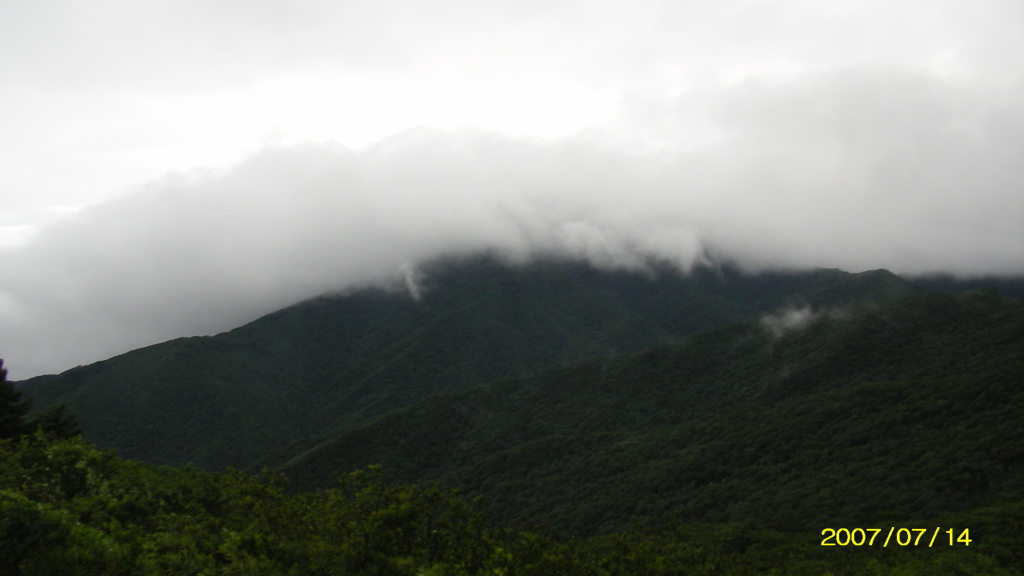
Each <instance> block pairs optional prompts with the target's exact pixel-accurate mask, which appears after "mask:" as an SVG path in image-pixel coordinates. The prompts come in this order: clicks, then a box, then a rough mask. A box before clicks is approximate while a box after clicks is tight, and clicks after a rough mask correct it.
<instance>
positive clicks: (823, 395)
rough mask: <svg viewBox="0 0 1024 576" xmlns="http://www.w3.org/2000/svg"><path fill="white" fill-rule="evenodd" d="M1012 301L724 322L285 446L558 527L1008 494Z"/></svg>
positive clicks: (1016, 305) (304, 468) (1017, 346)
mask: <svg viewBox="0 0 1024 576" xmlns="http://www.w3.org/2000/svg"><path fill="white" fill-rule="evenodd" d="M1022 386H1024V304H1022V303H1021V302H1020V301H1019V300H1015V299H1010V298H1004V297H1001V296H998V295H996V294H994V293H984V292H983V293H968V294H962V295H926V296H912V297H908V298H904V299H901V300H897V301H893V302H890V303H888V304H885V305H867V306H864V307H862V308H860V309H858V310H856V311H854V310H849V309H848V310H846V311H845V312H844V313H842V314H833V315H823V316H821V317H819V318H818V319H817V320H816V321H813V322H812V323H810V324H809V325H807V326H806V327H805V328H804V329H802V330H796V331H793V332H790V333H788V334H786V335H783V336H781V337H776V336H773V335H772V334H771V333H770V332H769V331H768V330H767V329H766V328H765V327H764V326H762V325H760V324H755V325H747V326H733V327H729V328H726V329H722V330H718V331H714V332H711V333H707V334H701V335H698V336H692V337H689V338H686V339H683V340H679V341H676V342H672V343H669V344H663V345H659V346H656V347H654V348H651V349H648V350H644V351H642V352H639V353H635V354H632V355H627V356H620V357H614V358H605V359H596V360H589V361H586V362H583V363H580V364H576V365H572V366H564V367H558V368H553V369H549V370H546V371H544V372H541V373H539V374H537V375H535V376H532V377H529V378H526V379H522V380H514V381H506V382H502V383H496V384H491V385H488V386H483V387H479V388H476V389H473V390H468V391H465V392H460V393H447V394H442V395H436V396H433V397H431V398H429V399H426V400H424V401H422V402H420V403H417V404H415V405H413V406H410V407H408V408H406V409H404V410H401V411H398V412H395V413H392V414H389V415H387V416H385V417H382V418H380V419H378V420H375V421H373V422H370V423H367V424H365V425H362V426H357V427H352V428H349V429H347V430H344V431H341V432H339V433H338V435H337V436H336V437H334V438H333V439H331V440H330V441H327V442H324V443H322V444H321V445H319V446H317V447H316V448H314V449H311V450H309V451H307V452H306V453H304V454H302V455H301V456H299V457H297V458H295V459H293V460H292V461H291V462H289V463H288V464H287V466H286V467H285V472H286V473H287V474H288V475H289V476H291V477H292V478H293V479H294V480H295V481H296V483H297V484H298V485H299V486H305V487H310V486H315V485H318V483H319V482H320V481H322V479H324V478H331V477H332V476H333V475H334V473H336V472H338V471H342V470H347V469H352V468H356V467H361V466H364V465H366V464H368V463H380V464H382V465H383V466H384V468H385V470H387V471H389V472H390V473H391V474H392V475H393V478H395V479H396V480H401V481H411V482H427V483H429V482H432V481H441V482H444V483H447V484H448V485H452V486H459V487H463V488H466V489H468V490H471V491H479V492H481V493H483V494H486V495H487V498H488V502H489V509H490V510H491V511H492V513H493V514H494V515H495V517H496V518H499V519H500V521H501V522H502V523H512V524H513V525H519V526H526V527H529V526H532V525H534V524H538V525H542V526H546V527H556V528H558V529H560V530H563V531H565V532H566V533H572V534H581V533H591V532H593V531H606V530H621V529H624V528H626V527H627V526H628V525H629V523H630V520H631V519H639V520H640V521H642V522H644V523H649V522H658V521H665V520H668V519H669V518H672V517H675V516H679V517H681V518H682V519H683V520H684V521H688V522H691V521H712V522H744V521H754V522H760V523H765V524H768V525H771V526H775V527H778V528H783V529H788V530H795V531H811V532H812V533H817V532H818V531H820V527H824V526H830V525H837V526H842V525H847V526H856V525H858V523H865V522H867V523H870V522H890V521H891V522H901V521H908V520H911V519H914V518H921V517H934V516H937V515H941V514H947V513H952V512H956V511H959V510H963V509H966V508H968V507H972V506H979V505H982V504H984V503H985V502H988V501H990V500H991V499H994V498H997V497H1000V496H1004V495H1012V494H1017V495H1020V494H1021V493H1024V388H1022Z"/></svg>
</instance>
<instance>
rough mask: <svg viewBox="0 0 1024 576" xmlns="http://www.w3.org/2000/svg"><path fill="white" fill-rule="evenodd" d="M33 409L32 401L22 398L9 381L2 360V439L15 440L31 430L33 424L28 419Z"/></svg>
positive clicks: (0, 397)
mask: <svg viewBox="0 0 1024 576" xmlns="http://www.w3.org/2000/svg"><path fill="white" fill-rule="evenodd" d="M31 408H32V401H31V400H30V399H28V398H22V397H21V392H20V391H19V390H18V389H17V388H15V387H14V384H12V383H11V382H8V381H7V370H6V369H5V368H4V361H3V360H0V439H3V438H14V437H15V436H20V435H22V434H24V433H26V432H28V431H29V430H31V429H32V424H30V423H29V421H28V418H27V416H28V411H29V410H30V409H31Z"/></svg>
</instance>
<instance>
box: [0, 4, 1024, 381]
mask: <svg viewBox="0 0 1024 576" xmlns="http://www.w3.org/2000/svg"><path fill="white" fill-rule="evenodd" d="M1022 28H1024V4H1020V3H1019V2H1012V1H1009V0H981V1H979V2H973V3H969V4H968V3H963V2H956V1H953V0H945V1H938V2H935V1H933V2H928V3H925V2H922V1H913V2H904V3H899V4H893V3H891V2H881V1H880V0H867V1H864V2H857V3H850V2H821V1H817V0H814V1H812V0H761V1H751V0H735V1H730V2H721V1H718V0H715V1H712V0H689V1H686V2H671V3H666V2H660V1H655V0H652V1H649V2H648V1H642V2H629V3H626V2H587V3H578V2H571V1H560V2H492V3H479V2H467V1H463V0H445V1H439V2H431V3H423V2H409V1H407V0H388V1H385V2H377V3H366V2H363V3H356V2H328V1H312V2H304V3H302V4H301V5H298V4H297V5H294V6H293V5H288V6H285V5H284V4H276V3H267V2H258V3H255V4H254V3H252V2H246V3H243V2H236V1H232V0H215V1H204V2H198V1H193V0H185V1H175V2H170V1H158V2H146V3H135V4H132V5H130V6H126V5H124V4H123V3H116V2H108V1H103V0H100V1H97V2H90V3H80V2H73V1H71V0H64V1H59V0H58V1H56V2H45V3H41V2H6V3H0V134H3V136H2V137H0V157H2V158H4V162H3V163H0V270H3V275H2V276H0V325H2V326H3V331H2V333H0V354H3V355H4V356H3V357H4V358H5V360H7V363H6V365H7V366H8V367H9V368H10V369H11V370H12V375H14V376H17V377H22V376H25V375H30V374H34V373H38V372H42V371H54V370H59V369H64V368H66V367H69V366H70V365H73V364H75V363H82V362H88V361H92V360H96V359H99V358H102V357H104V356H109V355H112V354H114V353H118V352H121V351H124V350H126V349H128V348H129V347H132V346H138V345H142V344H147V343H150V342H154V341H157V340H160V339H165V338H170V337H173V336H179V335H188V334H196V333H209V332H215V331H218V330H223V329H227V328H230V327H233V326H234V325H237V324H239V323H241V322H244V321H246V320H248V319H251V318H252V317H253V316H254V315H257V314H259V313H262V312H267V311H269V310H272V309H274V308H275V307H280V306H284V305H287V304H289V303H291V302H293V301H294V300H297V299H299V298H302V297H305V296H309V295H313V294H315V293H318V292H321V291H326V290H333V289H338V288H342V287H344V286H347V285H356V284H360V283H365V282H372V281H376V280H380V279H382V278H391V279H394V280H396V281H401V280H402V278H403V275H402V272H401V271H402V270H410V268H403V266H405V267H408V266H413V265H415V264H416V263H417V262H420V261H422V260H424V259H428V258H430V257H433V256H436V255H439V254H444V253H453V252H454V253H464V252H468V251H472V250H478V249H488V248H489V249H495V250H502V251H505V252H508V253H514V254H518V255H520V256H525V255H528V254H531V253H552V252H554V253H560V254H570V255H575V256H579V257H583V258H589V259H590V260H591V261H594V262H595V263H598V264H601V265H623V266H637V265H639V263H640V262H642V260H643V259H644V258H646V257H657V258H662V259H665V260H668V261H671V262H674V263H676V264H677V265H679V266H680V267H682V268H686V267H687V266H690V265H692V264H693V263H694V262H697V261H699V260H700V259H702V258H705V257H706V256H707V255H708V254H712V255H725V256H727V257H730V258H734V259H736V260H738V261H740V262H742V263H744V264H746V265H748V266H750V267H754V268H756V267H764V266H784V267H794V266H829V267H841V268H846V269H850V270H863V269H869V268H878V267H888V268H891V269H893V270H895V271H898V272H910V273H916V272H926V271H939V270H941V271H951V272H957V273H961V274H982V273H1022V272H1024V263H1022V261H1021V259H1020V257H1019V246H1022V245H1024V227H1022V226H1021V225H1020V223H1021V222H1024V195H1022V194H1020V191H1021V190H1022V189H1024V165H1022V163H1021V162H1020V158H1022V157H1024V104H1021V102H1024V98H1022V97H1021V95H1022V92H1024V89H1022V88H1024V72H1022V71H1024V30H1022ZM240 158H241V159H240ZM194 166H213V167H217V168H215V169H201V170H195V169H192V168H191V167H194ZM165 173H170V174H171V175H170V176H166V177H159V175H160V174H165ZM154 178H155V179H154ZM147 181H149V183H148V184H145V185H142V186H139V183H140V182H147ZM69 206H70V207H75V208H79V207H82V206H88V207H87V208H84V209H81V210H78V211H77V212H73V213H72V212H71V211H70V210H68V209H55V208H53V207H69ZM406 277H408V278H413V279H415V278H414V277H411V276H406ZM413 285H414V286H415V285H417V284H416V283H413Z"/></svg>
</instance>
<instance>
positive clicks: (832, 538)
mask: <svg viewBox="0 0 1024 576" xmlns="http://www.w3.org/2000/svg"><path fill="white" fill-rule="evenodd" d="M940 530H941V533H942V534H944V535H945V536H943V537H942V538H939V537H938V536H939V534H940ZM883 531H884V529H882V528H825V529H824V530H822V531H821V535H822V539H821V545H822V546H874V545H875V543H876V539H877V538H878V535H879V534H881V533H882V532H883ZM928 532H931V537H930V538H925V539H922V537H923V536H925V534H927V533H928ZM890 543H891V544H893V545H894V546H924V545H925V544H927V545H928V547H929V548H931V547H932V546H934V545H935V544H939V545H940V546H941V545H943V544H947V543H948V544H949V545H950V546H955V545H957V544H963V545H964V546H970V545H971V533H970V529H968V528H964V529H963V530H961V531H960V532H959V535H957V530H956V529H954V528H949V529H948V530H942V528H941V527H938V526H936V527H935V530H934V531H932V530H929V529H928V528H896V527H895V526H890V527H889V532H888V533H887V534H886V536H885V542H882V546H883V547H886V546H889V544H890Z"/></svg>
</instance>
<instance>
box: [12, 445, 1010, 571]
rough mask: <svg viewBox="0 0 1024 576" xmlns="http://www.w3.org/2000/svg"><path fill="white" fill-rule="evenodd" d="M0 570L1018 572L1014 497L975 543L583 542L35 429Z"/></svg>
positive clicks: (402, 489) (693, 538)
mask: <svg viewBox="0 0 1024 576" xmlns="http://www.w3.org/2000/svg"><path fill="white" fill-rule="evenodd" d="M0 471H2V474H0V550H3V552H4V553H3V554H2V555H0V573H2V574H5V575H10V576H27V575H49V574H71V575H79V574H80V575H83V576H84V575H122V574H124V575H128V574H132V575H153V576H156V575H168V574H170V575H197V574H201V575H214V574H217V575H220V574H231V575H288V576H296V575H317V576H323V575H371V574H372V575H379V574H386V575H396V576H397V575H408V576H412V575H428V574H429V575H435V576H440V575H445V576H471V575H473V576H483V575H505V576H513V575H515V576H547V575H552V574H572V575H579V576H609V575H616V576H633V575H635V576H668V575H679V574H700V575H726V574H732V575H745V574H798V575H811V574H833V575H854V574H857V575H863V574H867V575H872V574H879V575H880V574H922V575H923V574H941V573H956V574H1007V575H1012V574H1020V571H1019V570H1018V569H1017V567H1018V566H1020V565H1021V562H1020V561H1021V559H1022V555H1024V545H1022V544H1021V541H1020V538H1019V535H1020V528H1021V526H1022V525H1024V500H1022V499H1020V498H1016V499H1010V500H1002V501H999V502H994V503H992V504H990V505H988V506H985V507H980V508H975V509H972V510H968V511H965V512H964V513H962V514H960V515H958V516H948V517H939V518H932V519H908V522H911V523H913V524H914V525H921V526H933V525H940V526H969V527H970V528H971V534H972V535H973V538H974V542H972V544H971V547H970V548H967V547H964V546H960V547H949V546H945V547H937V548H932V549H929V548H923V547H922V548H918V549H905V548H904V549H883V548H881V547H872V548H857V549H854V548H823V547H821V546H820V536H819V535H818V532H819V530H818V527H817V526H814V527H813V528H812V529H807V530H803V531H800V532H782V531H778V530H773V529H770V528H766V527H764V526H760V525H757V524H752V523H723V524H695V523H688V522H685V521H683V520H682V519H679V518H677V519H675V520H673V521H671V522H668V523H666V524H663V525H661V526H657V527H654V526H648V527H641V526H633V527H631V528H628V529H625V530H623V531H619V532H614V533H609V534H605V535H601V536H597V537H592V538H575V539H569V540H565V541H559V540H556V539H553V538H552V537H550V536H548V535H545V534H543V533H539V532H524V531H517V530H510V529H507V528H490V527H488V526H487V525H486V523H485V522H484V516H483V511H482V508H481V505H480V503H479V502H477V501H473V500H467V499H466V498H465V497H463V496H462V495H461V494H460V493H459V492H457V491H452V490H447V489H443V488H440V487H437V486H434V487H430V488H421V487H417V486H414V485H399V484H390V483H387V482H385V481H384V480H383V473H382V471H381V469H380V468H377V467H370V468H368V469H366V470H359V471H355V472H352V473H349V474H346V475H344V476H343V477H341V478H340V482H339V483H338V484H337V485H335V486H333V487H331V488H330V489H328V490H324V491H320V492H315V493H298V494H294V493H289V492H288V491H287V490H285V487H286V486H285V485H286V481H285V480H284V478H283V477H282V476H280V475H276V474H274V473H272V472H269V471H264V472H263V473H261V474H259V475H255V476H252V475H247V474H243V473H241V472H238V471H228V472H225V473H210V472H204V471H201V470H199V469H196V468H191V467H185V468H167V467H154V466H150V465H145V464H140V463H137V462H131V461H126V460H121V459H120V458H117V457H116V456H114V455H113V454H112V453H110V452H103V451H99V450H96V449H95V448H94V447H92V446H91V445H89V444H86V443H84V442H82V441H81V440H80V439H77V438H73V439H58V438H54V437H52V436H50V437H48V436H45V435H42V434H39V435H36V436H34V437H33V438H32V439H27V438H26V439H24V440H22V441H19V442H18V443H17V444H13V445H12V444H10V443H8V444H6V445H4V446H2V447H0Z"/></svg>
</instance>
